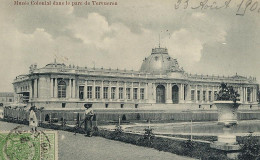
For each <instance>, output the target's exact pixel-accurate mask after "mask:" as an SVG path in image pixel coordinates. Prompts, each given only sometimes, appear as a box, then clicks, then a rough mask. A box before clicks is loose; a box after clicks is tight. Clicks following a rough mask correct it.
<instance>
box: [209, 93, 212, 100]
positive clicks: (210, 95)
mask: <svg viewBox="0 0 260 160" xmlns="http://www.w3.org/2000/svg"><path fill="white" fill-rule="evenodd" d="M211 94H212V91H209V101H212V99H211Z"/></svg>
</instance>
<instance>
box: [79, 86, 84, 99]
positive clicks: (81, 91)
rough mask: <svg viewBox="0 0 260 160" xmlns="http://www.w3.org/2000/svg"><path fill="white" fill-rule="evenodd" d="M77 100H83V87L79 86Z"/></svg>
mask: <svg viewBox="0 0 260 160" xmlns="http://www.w3.org/2000/svg"><path fill="white" fill-rule="evenodd" d="M79 99H84V86H79Z"/></svg>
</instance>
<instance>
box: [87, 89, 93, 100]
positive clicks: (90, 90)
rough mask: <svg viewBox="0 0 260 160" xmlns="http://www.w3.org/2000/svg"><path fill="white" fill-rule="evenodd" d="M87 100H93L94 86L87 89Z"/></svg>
mask: <svg viewBox="0 0 260 160" xmlns="http://www.w3.org/2000/svg"><path fill="white" fill-rule="evenodd" d="M87 98H88V99H91V98H92V86H88V87H87Z"/></svg>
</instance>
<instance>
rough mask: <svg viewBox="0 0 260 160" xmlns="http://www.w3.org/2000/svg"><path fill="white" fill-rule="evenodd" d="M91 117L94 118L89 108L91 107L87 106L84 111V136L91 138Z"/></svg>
mask: <svg viewBox="0 0 260 160" xmlns="http://www.w3.org/2000/svg"><path fill="white" fill-rule="evenodd" d="M93 116H94V111H93V109H92V108H91V106H87V107H86V110H85V120H84V122H85V132H86V136H89V137H91V136H92V130H93V127H92V120H93Z"/></svg>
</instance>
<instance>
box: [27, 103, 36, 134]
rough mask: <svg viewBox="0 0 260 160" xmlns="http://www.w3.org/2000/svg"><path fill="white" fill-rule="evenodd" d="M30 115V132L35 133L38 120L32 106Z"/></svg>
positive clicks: (34, 108)
mask: <svg viewBox="0 0 260 160" xmlns="http://www.w3.org/2000/svg"><path fill="white" fill-rule="evenodd" d="M29 111H30V115H29V126H30V127H31V129H32V132H37V127H38V120H37V116H36V114H35V112H36V107H35V106H32V107H31V108H30V109H29Z"/></svg>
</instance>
